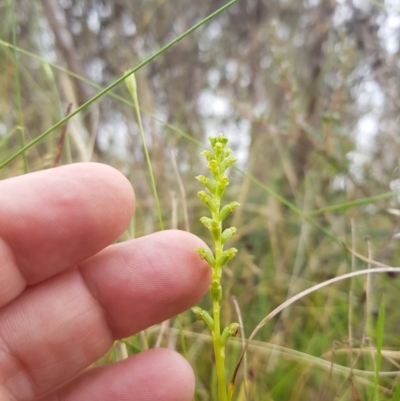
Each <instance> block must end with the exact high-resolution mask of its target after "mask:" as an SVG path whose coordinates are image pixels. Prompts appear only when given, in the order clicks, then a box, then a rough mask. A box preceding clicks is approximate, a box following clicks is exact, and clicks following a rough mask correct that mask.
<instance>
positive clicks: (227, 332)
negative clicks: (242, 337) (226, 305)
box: [220, 323, 240, 347]
mask: <svg viewBox="0 0 400 401" xmlns="http://www.w3.org/2000/svg"><path fill="white" fill-rule="evenodd" d="M239 327H240V325H239V323H231V324H230V325H229V326H227V327H225V329H224V331H223V332H222V334H221V338H220V341H221V345H222V346H223V347H224V346H225V344H226V343H227V342H228V339H229V337H235V336H236V334H237V333H238V331H239Z"/></svg>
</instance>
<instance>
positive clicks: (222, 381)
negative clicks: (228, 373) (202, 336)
mask: <svg viewBox="0 0 400 401" xmlns="http://www.w3.org/2000/svg"><path fill="white" fill-rule="evenodd" d="M220 310H221V306H220V303H219V301H216V300H214V301H213V319H214V329H213V331H212V341H213V346H214V355H215V367H216V369H217V382H218V394H219V401H228V395H227V392H226V378H225V347H224V346H222V345H221V324H220Z"/></svg>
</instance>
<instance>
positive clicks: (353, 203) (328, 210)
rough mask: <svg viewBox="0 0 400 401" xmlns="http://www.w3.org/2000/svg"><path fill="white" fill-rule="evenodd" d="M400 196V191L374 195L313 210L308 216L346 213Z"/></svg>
mask: <svg viewBox="0 0 400 401" xmlns="http://www.w3.org/2000/svg"><path fill="white" fill-rule="evenodd" d="M398 194H399V192H398V191H395V192H386V193H384V194H379V195H374V196H370V197H368V198H363V199H357V200H355V201H351V202H343V203H339V204H337V205H331V206H327V207H323V208H321V209H316V210H312V211H311V212H308V214H309V215H313V216H315V215H317V214H322V213H331V212H337V211H341V212H343V211H345V210H347V209H351V208H353V207H357V206H363V205H367V204H369V203H373V202H377V201H380V200H383V199H388V198H392V197H393V196H397V195H398Z"/></svg>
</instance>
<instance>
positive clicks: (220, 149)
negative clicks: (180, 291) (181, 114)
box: [193, 134, 239, 401]
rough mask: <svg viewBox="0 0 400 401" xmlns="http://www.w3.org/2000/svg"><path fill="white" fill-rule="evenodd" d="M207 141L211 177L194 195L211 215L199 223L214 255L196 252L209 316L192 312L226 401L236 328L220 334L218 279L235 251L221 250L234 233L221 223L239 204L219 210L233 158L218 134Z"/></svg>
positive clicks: (198, 310)
mask: <svg viewBox="0 0 400 401" xmlns="http://www.w3.org/2000/svg"><path fill="white" fill-rule="evenodd" d="M209 139H210V143H211V148H212V150H211V151H209V150H205V151H204V152H202V154H203V155H204V156H205V158H206V159H207V162H208V163H207V168H208V169H209V170H210V173H211V177H212V178H211V179H210V178H207V177H205V176H202V175H199V176H197V177H196V179H197V180H198V181H200V183H201V184H202V185H203V186H204V188H205V189H206V190H207V192H206V191H200V192H199V193H198V195H199V198H200V199H201V201H202V202H203V203H204V204H205V205H206V206H207V208H208V209H209V211H210V212H211V218H209V217H202V218H201V219H200V221H201V222H202V223H203V224H204V226H205V227H206V228H207V229H208V230H209V231H210V232H211V237H212V239H213V241H214V252H213V253H212V252H210V251H208V250H205V249H203V248H198V249H196V250H197V252H198V253H199V255H200V257H201V258H202V259H204V260H206V261H207V263H208V264H209V265H210V268H211V285H210V296H211V300H212V317H211V316H209V315H208V313H207V312H205V311H202V310H201V308H198V307H195V308H193V311H194V312H195V313H196V315H197V318H198V319H200V320H204V321H205V322H206V324H207V326H208V327H209V328H210V330H211V335H212V342H213V347H214V355H215V365H216V370H217V382H218V395H219V401H230V399H231V396H232V392H231V391H230V392H229V395H228V391H227V385H226V378H225V345H226V343H227V341H228V339H229V337H231V336H234V335H236V332H237V331H238V328H239V325H238V324H237V323H231V324H230V325H229V326H228V327H226V328H225V329H224V330H223V332H221V323H220V314H221V306H220V301H221V298H222V286H221V277H222V268H223V267H224V266H225V265H226V264H227V263H228V262H229V261H230V260H231V259H232V258H233V257H234V256H235V254H236V252H237V249H235V248H230V249H227V250H224V244H225V243H226V242H227V241H228V240H229V239H230V238H231V237H232V236H233V235H234V234H235V233H236V228H235V227H230V228H226V229H225V230H222V222H223V220H225V218H226V217H228V215H229V214H230V213H232V212H233V210H234V209H235V207H236V206H239V204H238V203H237V202H232V203H230V204H228V205H224V206H223V207H222V208H221V198H222V196H223V195H224V192H225V189H226V187H227V186H228V185H229V179H228V177H227V175H225V171H226V170H227V169H228V168H229V167H231V166H232V165H233V163H235V161H236V158H234V157H233V156H231V154H232V151H231V150H230V149H228V148H226V144H227V143H228V139H227V138H226V137H224V136H223V135H222V134H220V135H219V136H217V137H210V138H209Z"/></svg>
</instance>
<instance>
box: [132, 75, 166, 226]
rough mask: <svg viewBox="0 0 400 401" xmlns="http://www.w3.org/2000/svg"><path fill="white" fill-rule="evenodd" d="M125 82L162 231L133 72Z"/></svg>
mask: <svg viewBox="0 0 400 401" xmlns="http://www.w3.org/2000/svg"><path fill="white" fill-rule="evenodd" d="M125 83H126V86H127V88H128V90H129V93H130V94H131V96H132V99H133V103H134V104H135V111H136V118H137V121H138V124H139V132H140V137H141V138H142V143H143V151H144V155H145V158H146V163H147V168H148V170H149V175H150V182H151V188H152V190H153V196H154V200H155V202H156V208H157V216H158V224H159V226H160V230H161V231H162V230H164V223H163V220H162V214H161V207H160V201H159V199H158V193H157V187H156V181H155V180H154V174H153V168H152V166H151V161H150V156H149V151H148V149H147V145H146V138H145V137H144V131H143V124H142V117H141V116H140V109H139V100H138V95H137V84H136V78H135V74H131V75H130V76H129V77H128V78H127V79H126V81H125Z"/></svg>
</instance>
